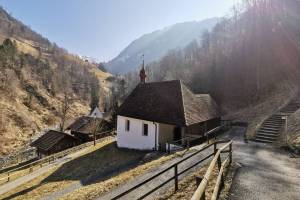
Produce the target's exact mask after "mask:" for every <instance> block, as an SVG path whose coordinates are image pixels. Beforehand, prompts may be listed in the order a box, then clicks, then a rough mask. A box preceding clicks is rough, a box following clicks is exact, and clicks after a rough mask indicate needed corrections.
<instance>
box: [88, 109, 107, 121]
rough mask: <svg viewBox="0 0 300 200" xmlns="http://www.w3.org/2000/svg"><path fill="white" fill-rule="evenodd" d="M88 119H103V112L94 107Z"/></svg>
mask: <svg viewBox="0 0 300 200" xmlns="http://www.w3.org/2000/svg"><path fill="white" fill-rule="evenodd" d="M90 117H96V118H101V119H102V118H103V117H104V112H101V111H100V109H99V108H98V107H95V108H94V110H92V112H91V113H90Z"/></svg>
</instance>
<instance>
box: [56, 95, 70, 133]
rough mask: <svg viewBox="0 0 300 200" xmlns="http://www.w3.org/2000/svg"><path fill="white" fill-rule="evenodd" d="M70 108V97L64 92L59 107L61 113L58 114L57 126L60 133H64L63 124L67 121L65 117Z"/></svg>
mask: <svg viewBox="0 0 300 200" xmlns="http://www.w3.org/2000/svg"><path fill="white" fill-rule="evenodd" d="M70 108H71V97H70V94H69V93H68V92H67V91H65V92H64V99H63V102H62V106H61V112H60V124H59V130H60V131H64V128H65V122H66V120H67V116H68V112H69V110H70Z"/></svg>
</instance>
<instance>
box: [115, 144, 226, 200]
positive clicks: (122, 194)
mask: <svg viewBox="0 0 300 200" xmlns="http://www.w3.org/2000/svg"><path fill="white" fill-rule="evenodd" d="M226 142H229V141H216V142H214V143H211V144H207V145H206V146H204V147H203V148H201V149H200V150H198V151H196V152H195V153H192V154H191V155H189V156H187V157H185V158H183V159H182V160H180V161H178V162H176V163H175V164H172V165H171V166H169V167H168V168H166V169H164V170H163V171H161V172H159V173H157V174H155V175H154V176H152V177H150V178H148V179H146V180H144V181H143V182H141V183H139V184H137V185H135V186H134V187H132V188H130V189H128V190H126V191H125V192H122V193H121V194H119V195H117V196H115V197H114V198H112V200H116V199H121V198H122V197H124V196H125V195H127V194H129V193H130V192H132V191H134V190H136V189H138V188H139V187H141V186H143V185H145V184H146V183H148V182H150V181H152V180H153V179H155V178H157V177H159V176H161V175H162V174H164V173H166V172H168V171H174V176H172V177H170V178H168V179H167V180H166V181H164V182H163V183H161V184H159V185H158V186H156V187H155V188H152V189H151V190H150V191H148V192H147V193H145V194H143V195H142V196H140V197H138V198H136V199H144V198H145V197H147V196H149V195H150V194H152V193H153V192H155V191H156V190H158V189H160V188H161V187H163V186H164V185H166V184H167V183H169V182H170V181H172V180H174V188H175V191H177V190H178V189H179V188H178V187H179V185H178V178H179V176H180V175H182V174H183V173H185V172H187V171H189V170H191V169H192V168H194V167H196V166H197V165H199V164H200V163H202V162H204V161H205V160H207V159H209V158H210V157H213V156H214V155H215V154H217V145H218V144H219V143H226ZM211 146H213V147H214V149H213V151H212V153H209V154H207V155H206V156H205V157H204V158H202V159H200V160H199V161H197V162H196V163H193V164H192V165H190V166H188V167H187V168H185V169H183V170H181V171H179V170H178V165H179V164H181V163H183V162H185V161H187V160H188V159H191V158H193V157H194V156H196V155H198V154H199V153H201V152H203V151H204V150H206V149H208V148H209V147H211ZM222 149H223V148H222ZM228 152H229V151H228ZM230 152H231V151H230ZM222 153H225V152H222ZM219 154H220V153H219ZM230 154H231V153H230ZM230 157H231V156H230Z"/></svg>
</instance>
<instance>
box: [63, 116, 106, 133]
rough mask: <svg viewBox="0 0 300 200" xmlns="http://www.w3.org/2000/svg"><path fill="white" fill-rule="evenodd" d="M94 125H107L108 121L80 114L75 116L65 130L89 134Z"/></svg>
mask: <svg viewBox="0 0 300 200" xmlns="http://www.w3.org/2000/svg"><path fill="white" fill-rule="evenodd" d="M95 127H109V123H108V122H107V121H106V120H104V119H101V118H93V117H89V116H82V117H79V118H77V119H76V120H75V121H74V122H73V123H72V124H71V125H70V126H69V127H68V128H67V130H71V131H76V132H80V133H86V134H91V133H93V131H94V129H95Z"/></svg>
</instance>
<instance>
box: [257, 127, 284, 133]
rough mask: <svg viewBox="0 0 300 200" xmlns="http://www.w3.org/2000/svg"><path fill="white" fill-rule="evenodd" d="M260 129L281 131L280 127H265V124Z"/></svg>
mask: <svg viewBox="0 0 300 200" xmlns="http://www.w3.org/2000/svg"><path fill="white" fill-rule="evenodd" d="M259 130H261V131H264V130H266V131H277V132H278V131H279V130H280V128H277V127H275V128H274V127H265V126H262V127H260V129H259Z"/></svg>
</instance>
